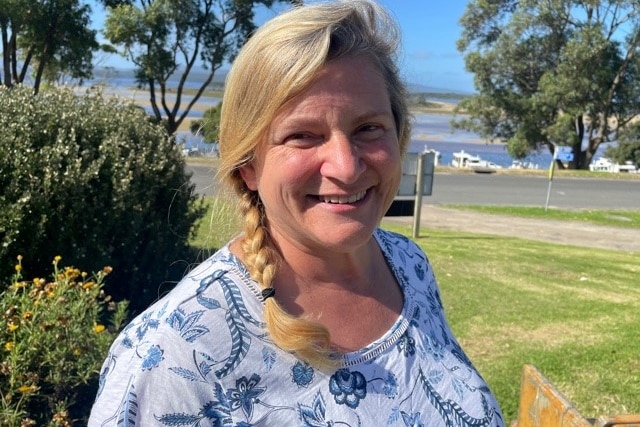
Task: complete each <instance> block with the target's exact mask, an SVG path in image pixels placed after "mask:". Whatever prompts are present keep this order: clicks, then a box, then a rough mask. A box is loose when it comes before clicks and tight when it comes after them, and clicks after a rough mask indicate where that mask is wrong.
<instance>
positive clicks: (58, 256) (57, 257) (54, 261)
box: [53, 255, 62, 265]
mask: <svg viewBox="0 0 640 427" xmlns="http://www.w3.org/2000/svg"><path fill="white" fill-rule="evenodd" d="M61 259H62V257H61V256H60V255H56V256H55V257H53V264H54V265H55V264H58V263H59V262H60V260H61Z"/></svg>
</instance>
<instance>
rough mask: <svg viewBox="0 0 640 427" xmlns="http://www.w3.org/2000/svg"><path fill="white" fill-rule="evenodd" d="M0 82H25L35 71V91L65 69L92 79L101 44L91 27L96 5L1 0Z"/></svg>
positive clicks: (68, 0) (54, 0)
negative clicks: (95, 58)
mask: <svg viewBox="0 0 640 427" xmlns="http://www.w3.org/2000/svg"><path fill="white" fill-rule="evenodd" d="M0 5H1V7H0V33H1V35H2V74H0V76H2V77H1V78H0V83H2V84H3V85H5V86H8V87H11V86H13V85H15V84H23V83H24V82H25V79H26V78H27V76H28V72H29V70H31V76H32V77H33V81H34V83H33V87H34V92H35V93H37V92H38V91H39V89H40V85H41V84H42V81H43V80H45V81H55V80H56V79H57V77H58V76H59V75H61V74H67V75H70V76H71V77H73V78H79V79H83V78H88V77H90V76H91V72H92V68H93V65H92V56H93V52H94V51H96V50H97V49H98V48H99V45H98V43H97V41H96V32H95V31H94V30H92V29H90V28H89V22H90V12H91V9H90V7H89V6H88V5H81V4H80V3H79V1H78V0H44V1H37V2H35V1H28V0H1V1H0Z"/></svg>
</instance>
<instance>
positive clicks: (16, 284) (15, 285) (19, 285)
mask: <svg viewBox="0 0 640 427" xmlns="http://www.w3.org/2000/svg"><path fill="white" fill-rule="evenodd" d="M25 286H27V282H16V283H14V284H13V288H14V289H21V288H24V287H25Z"/></svg>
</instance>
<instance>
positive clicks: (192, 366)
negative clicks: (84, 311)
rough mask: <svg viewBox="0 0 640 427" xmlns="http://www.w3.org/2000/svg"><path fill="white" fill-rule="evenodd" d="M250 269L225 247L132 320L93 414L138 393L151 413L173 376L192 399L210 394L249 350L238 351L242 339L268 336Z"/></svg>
mask: <svg viewBox="0 0 640 427" xmlns="http://www.w3.org/2000/svg"><path fill="white" fill-rule="evenodd" d="M245 273H246V272H245V271H244V270H243V267H242V266H241V265H239V264H238V261H237V260H236V259H234V257H233V256H230V253H229V252H228V251H225V250H221V251H219V252H218V253H216V254H215V255H214V256H213V257H211V258H209V259H208V260H206V261H204V262H203V263H202V264H201V265H199V266H198V267H196V268H195V269H194V270H193V271H191V272H190V273H189V274H187V275H186V276H185V277H184V278H183V279H182V280H181V281H180V283H179V284H178V285H177V286H176V287H175V288H174V289H173V290H172V291H171V292H169V293H168V294H167V295H166V296H165V297H163V298H162V299H161V300H159V301H158V302H156V303H155V304H154V305H152V306H151V307H149V308H148V309H147V310H145V311H144V312H143V313H141V314H140V315H138V316H137V317H136V318H135V319H133V320H132V321H131V323H129V324H128V325H127V326H126V327H125V328H124V329H123V330H122V332H121V333H120V335H119V336H118V338H117V339H116V340H115V341H114V343H113V344H112V346H111V348H110V351H109V354H108V356H107V359H106V361H105V363H104V365H103V367H102V370H101V373H100V386H99V391H98V397H97V400H96V405H94V410H95V412H96V414H95V416H97V417H100V415H98V413H100V414H101V416H105V415H106V417H109V416H112V415H113V413H114V411H116V410H117V406H118V402H122V401H123V399H124V400H126V399H133V398H134V397H135V401H136V404H137V405H140V408H142V406H144V408H145V410H147V409H151V407H153V406H154V405H159V407H162V405H168V404H169V403H168V402H169V401H170V400H171V396H170V394H171V393H169V394H167V395H165V392H166V393H168V392H169V391H170V390H171V387H169V388H167V381H171V383H172V384H174V385H175V384H183V385H184V387H183V388H182V391H181V393H182V394H183V395H184V397H185V398H186V399H191V398H192V397H193V396H194V395H198V396H206V398H207V399H210V398H211V396H210V393H211V392H212V391H213V389H212V388H211V384H210V381H212V380H213V378H215V377H220V376H222V375H223V374H224V373H226V371H224V369H227V370H230V369H232V368H233V367H234V366H235V365H236V364H237V360H238V359H239V355H243V354H245V353H246V349H245V348H244V347H243V346H242V345H240V349H241V350H242V351H239V350H236V347H238V343H240V344H243V343H248V342H250V340H249V337H250V334H254V335H257V336H261V335H262V334H263V325H262V322H261V319H262V311H261V310H262V303H261V301H260V299H259V298H258V297H257V296H256V293H255V292H254V290H253V289H252V286H254V284H252V283H251V280H250V278H249V277H248V276H246V275H245ZM246 345H248V344H246ZM246 345H245V347H246ZM227 366H229V367H227ZM172 387H173V386H172ZM151 396H154V398H153V399H152V398H151ZM193 400H194V402H200V403H202V402H201V401H200V398H198V399H195V398H194V399H193ZM153 402H156V403H153ZM205 403H206V399H205ZM114 405H115V406H114ZM149 405H150V406H149Z"/></svg>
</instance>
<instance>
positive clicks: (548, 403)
mask: <svg viewBox="0 0 640 427" xmlns="http://www.w3.org/2000/svg"><path fill="white" fill-rule="evenodd" d="M551 426H553V427H593V426H592V424H591V423H590V422H589V421H587V420H586V419H585V418H584V417H583V416H582V415H581V414H580V413H579V412H578V411H577V410H576V409H575V408H574V407H573V405H572V404H571V402H569V400H568V399H567V398H566V397H565V396H564V395H563V394H562V393H560V392H559V391H558V390H557V389H556V388H555V387H554V385H553V384H552V383H551V382H550V381H549V380H548V379H546V378H545V377H544V376H543V375H542V374H541V373H540V372H539V371H538V370H537V369H536V368H535V367H534V366H532V365H524V366H523V368H522V383H521V388H520V402H519V407H518V422H517V427H551Z"/></svg>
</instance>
